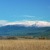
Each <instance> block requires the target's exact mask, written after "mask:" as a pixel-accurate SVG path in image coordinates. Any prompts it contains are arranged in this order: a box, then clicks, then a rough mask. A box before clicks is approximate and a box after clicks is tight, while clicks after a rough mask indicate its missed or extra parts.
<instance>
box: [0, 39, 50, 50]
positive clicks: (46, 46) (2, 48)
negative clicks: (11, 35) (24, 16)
mask: <svg viewBox="0 0 50 50" xmlns="http://www.w3.org/2000/svg"><path fill="white" fill-rule="evenodd" d="M0 50H50V40H33V39H23V40H0Z"/></svg>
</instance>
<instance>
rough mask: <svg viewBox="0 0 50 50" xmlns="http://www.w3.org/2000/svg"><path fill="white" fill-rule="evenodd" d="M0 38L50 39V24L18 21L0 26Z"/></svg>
mask: <svg viewBox="0 0 50 50" xmlns="http://www.w3.org/2000/svg"><path fill="white" fill-rule="evenodd" d="M0 36H36V37H37V36H38V37H39V36H46V37H50V22H45V21H22V22H21V21H20V22H19V21H18V22H5V23H2V24H0Z"/></svg>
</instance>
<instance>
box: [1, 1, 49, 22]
mask: <svg viewBox="0 0 50 50" xmlns="http://www.w3.org/2000/svg"><path fill="white" fill-rule="evenodd" d="M0 20H7V21H21V20H33V21H35V20H40V21H49V22H50V0H0Z"/></svg>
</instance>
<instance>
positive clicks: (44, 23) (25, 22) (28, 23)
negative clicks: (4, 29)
mask: <svg viewBox="0 0 50 50" xmlns="http://www.w3.org/2000/svg"><path fill="white" fill-rule="evenodd" d="M16 24H19V25H24V26H32V25H36V26H38V27H46V26H47V27H48V26H50V22H47V21H28V20H22V21H15V22H8V21H6V20H0V26H6V25H16Z"/></svg>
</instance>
